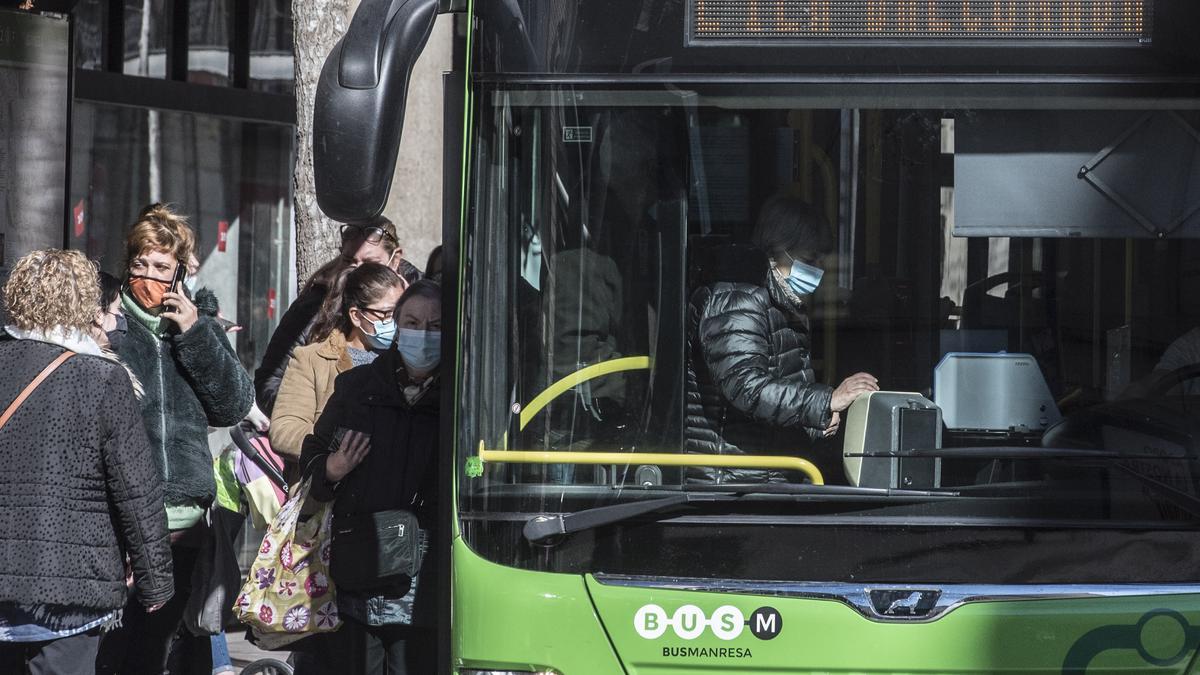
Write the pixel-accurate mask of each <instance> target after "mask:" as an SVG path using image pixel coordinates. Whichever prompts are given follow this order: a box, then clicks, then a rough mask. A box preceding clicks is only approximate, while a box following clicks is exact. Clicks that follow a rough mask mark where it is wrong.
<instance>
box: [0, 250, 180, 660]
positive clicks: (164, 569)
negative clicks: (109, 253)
mask: <svg viewBox="0 0 1200 675" xmlns="http://www.w3.org/2000/svg"><path fill="white" fill-rule="evenodd" d="M99 299H100V287H99V284H98V279H97V275H96V268H95V266H93V265H92V264H91V263H90V262H89V261H88V260H87V258H85V257H84V256H83V254H81V253H79V252H77V251H59V250H54V249H47V250H43V251H34V252H33V253H30V254H29V255H27V256H25V257H24V258H22V259H21V260H19V261H18V262H17V264H16V265H15V266H14V268H13V271H12V274H11V276H9V278H8V281H7V283H6V284H5V286H4V304H5V305H6V308H7V316H8V318H7V320H8V322H9V325H7V326H5V330H6V332H7V333H8V334H9V335H10V336H11V337H12V338H14V339H11V340H6V341H4V342H0V372H3V373H5V376H4V377H3V378H0V476H3V478H0V502H2V503H3V504H4V508H2V509H0V672H4V673H19V672H25V669H26V667H27V666H28V667H29V668H30V669H31V670H32V672H34V673H64V674H74V673H92V672H94V669H95V660H96V651H97V649H98V647H99V643H100V633H101V632H102V631H103V630H105V629H108V628H111V627H112V626H113V625H114V624H116V623H117V621H118V617H119V614H118V612H119V610H120V609H121V607H123V606H125V603H126V596H127V593H128V591H127V588H126V575H125V558H126V556H128V557H129V560H130V562H131V567H132V572H133V582H134V596H135V600H134V601H135V602H136V603H137V604H138V606H139V607H140V608H144V611H146V612H154V611H156V610H158V609H159V608H161V607H162V606H163V605H164V603H166V602H167V601H168V600H170V598H171V596H172V594H173V593H174V584H173V581H172V564H171V549H170V543H169V540H168V537H167V519H166V515H165V513H164V509H163V485H162V479H161V478H160V477H159V474H158V471H157V470H156V469H155V463H154V457H153V453H152V450H151V447H150V443H149V442H148V440H147V438H146V431H145V428H144V426H143V424H142V416H141V411H140V410H139V407H138V402H137V400H136V398H135V395H134V387H133V384H132V383H131V381H130V378H129V375H128V373H127V372H126V370H125V368H124V367H123V366H122V365H121V364H120V363H117V362H116V360H115V359H114V358H113V357H112V355H111V353H108V352H104V351H102V350H101V348H100V346H99V345H98V344H97V343H96V341H95V340H94V339H93V338H92V336H91V330H92V328H93V325H92V324H93V322H94V321H95V320H96V308H97V305H98V302H99ZM62 358H65V359H66V360H65V361H61V362H60V363H59V365H58V366H57V368H56V369H53V370H52V371H47V370H46V369H47V368H48V366H49V365H50V364H52V363H56V362H59V360H60V359H62ZM47 372H48V375H46V377H45V378H44V379H43V380H41V383H40V385H38V386H37V387H36V388H34V389H32V390H29V389H27V388H28V387H29V385H30V384H31V383H32V382H33V381H35V379H36V378H37V377H38V376H39V374H40V373H47ZM24 391H28V396H27V397H26V398H25V399H24V401H23V403H19V404H17V403H15V401H16V399H18V398H19V396H20V395H21V394H22V392H24ZM6 410H10V411H11V413H9V414H5V412H4V411H6ZM5 418H7V419H5Z"/></svg>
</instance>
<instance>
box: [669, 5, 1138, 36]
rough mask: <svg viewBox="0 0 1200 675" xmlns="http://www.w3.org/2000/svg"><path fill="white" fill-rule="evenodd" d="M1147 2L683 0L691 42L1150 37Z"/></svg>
mask: <svg viewBox="0 0 1200 675" xmlns="http://www.w3.org/2000/svg"><path fill="white" fill-rule="evenodd" d="M1153 11H1154V8H1153V0H691V29H692V40H693V42H698V43H701V42H706V41H711V42H716V41H720V42H728V41H732V42H749V41H765V42H770V43H773V44H774V43H778V42H792V43H797V44H800V43H804V42H806V41H823V40H987V41H997V40H999V41H1012V40H1033V41H1047V40H1068V41H1097V40H1099V41H1132V42H1146V41H1148V40H1149V38H1150V29H1151V20H1152V17H1153Z"/></svg>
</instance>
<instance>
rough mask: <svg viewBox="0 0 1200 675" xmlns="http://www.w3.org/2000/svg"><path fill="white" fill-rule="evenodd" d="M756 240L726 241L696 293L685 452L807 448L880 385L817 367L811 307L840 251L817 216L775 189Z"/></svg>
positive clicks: (749, 475)
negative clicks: (838, 379)
mask: <svg viewBox="0 0 1200 675" xmlns="http://www.w3.org/2000/svg"><path fill="white" fill-rule="evenodd" d="M751 241H752V243H753V244H754V248H750V247H745V246H730V247H728V251H727V253H728V254H729V255H728V256H725V252H723V253H722V255H721V256H719V257H723V258H725V259H723V260H720V261H718V262H717V263H716V265H714V267H716V268H718V269H719V271H718V272H717V274H716V275H715V277H714V278H715V279H717V281H714V282H713V283H709V284H707V285H705V286H702V287H700V288H699V289H697V290H696V291H695V292H694V293H693V294H692V298H691V302H690V305H689V309H688V341H689V344H688V376H687V441H686V448H687V451H688V452H696V453H708V454H734V453H744V454H775V455H780V454H790V455H800V454H803V452H804V451H805V450H807V449H809V448H810V447H811V445H812V443H813V442H814V441H816V440H819V439H821V438H822V437H827V436H832V435H833V434H835V433H836V432H837V430H838V426H839V425H840V423H841V415H840V413H842V412H843V411H845V410H846V408H848V407H850V404H851V403H853V402H854V400H855V399H856V398H858V397H859V396H861V395H863V394H866V393H868V392H872V391H878V390H879V383H878V381H877V380H876V379H875V377H874V376H872V375H870V374H868V373H857V374H855V375H851V376H850V377H848V378H846V379H845V380H844V381H843V382H842V383H841V384H840V385H838V387H837V388H836V389H835V388H833V387H830V386H828V385H825V384H822V383H819V382H817V381H816V376H815V374H814V373H813V369H812V356H811V354H812V352H811V343H812V339H811V335H810V327H809V317H808V308H809V305H810V304H811V303H812V293H813V291H815V290H816V288H817V285H818V284H819V283H820V282H821V277H822V274H823V271H822V269H821V268H820V267H819V262H820V258H821V257H822V256H823V255H825V254H827V253H829V252H830V251H831V250H832V248H833V246H832V241H831V237H830V235H829V232H828V230H827V228H826V227H825V224H824V222H823V219H822V218H821V216H820V214H819V213H817V211H816V210H815V209H814V208H813V207H812V206H810V205H809V204H807V203H806V202H804V201H802V200H801V199H798V198H796V197H791V196H788V195H785V194H776V195H775V196H773V197H772V198H771V199H769V200H768V201H767V203H766V204H764V205H763V208H762V212H761V214H760V215H759V219H758V223H757V225H756V226H755V228H754V233H753V235H752V237H751ZM731 258H739V259H736V260H734V259H731ZM748 270H749V271H750V272H749V274H750V275H751V276H749V277H747V276H746V274H747V273H748V272H747V271H748ZM739 277H740V279H739ZM733 279H739V280H736V281H735V280H733ZM818 464H820V462H818ZM688 478H689V480H690V481H693V482H716V483H728V482H765V481H779V480H783V476H782V475H781V474H779V473H778V472H773V471H772V472H768V471H765V470H760V469H717V468H702V469H692V470H690V471H689V475H688Z"/></svg>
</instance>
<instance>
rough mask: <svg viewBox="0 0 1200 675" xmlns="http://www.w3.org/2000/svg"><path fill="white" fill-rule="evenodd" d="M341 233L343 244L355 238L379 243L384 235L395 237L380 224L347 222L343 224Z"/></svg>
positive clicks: (389, 237)
mask: <svg viewBox="0 0 1200 675" xmlns="http://www.w3.org/2000/svg"><path fill="white" fill-rule="evenodd" d="M341 233H342V243H343V244H344V243H346V242H348V241H351V240H353V239H364V240H366V242H367V243H369V244H378V243H379V242H381V241H383V239H384V237H387V238H388V239H395V237H393V236H392V235H391V233H390V232H388V231H387V230H385V229H383V228H382V227H380V226H378V225H354V224H346V225H343V226H342V228H341Z"/></svg>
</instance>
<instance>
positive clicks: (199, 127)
mask: <svg viewBox="0 0 1200 675" xmlns="http://www.w3.org/2000/svg"><path fill="white" fill-rule="evenodd" d="M293 133H294V130H293V129H292V128H291V127H289V126H279V125H270V124H259V123H249V122H240V121H236V120H230V119H225V118H220V117H208V116H202V115H191V114H185V113H172V112H164V111H158V110H147V109H141V108H128V107H121V106H108V105H99V104H94V103H87V102H78V103H76V106H75V123H74V136H73V140H72V143H73V146H72V152H73V154H72V166H71V171H72V181H71V185H72V203H75V204H76V209H77V211H79V213H80V214H81V217H80V222H79V223H78V224H77V225H76V227H75V228H74V229H73V231H72V232H71V237H70V245H71V247H72V248H77V249H80V250H83V251H86V252H87V254H88V256H89V257H91V258H93V259H95V260H97V261H98V262H99V263H100V266H101V268H102V269H104V270H105V271H107V272H110V273H112V274H114V275H117V276H121V274H122V273H123V267H124V260H125V250H124V234H125V228H127V227H128V226H129V224H130V222H131V220H132V218H133V217H134V216H135V215H136V214H137V211H138V209H140V208H141V207H142V206H143V205H145V204H147V203H149V202H151V201H166V202H170V203H172V204H174V205H175V206H176V207H177V208H178V209H179V210H180V211H181V212H182V213H184V214H186V215H187V216H188V218H189V221H190V222H191V224H192V227H193V228H194V229H195V231H196V236H197V239H198V251H197V257H198V258H199V259H200V272H199V281H198V285H199V286H200V287H206V288H209V289H211V290H212V291H214V292H215V293H216V295H217V298H218V300H219V301H220V305H221V311H222V313H223V314H224V315H225V317H226V318H228V319H230V320H231V321H235V322H237V323H239V324H240V325H242V326H243V327H244V330H243V331H242V332H240V333H233V334H231V335H230V338H231V341H233V342H234V344H235V345H236V347H237V350H238V355H239V357H240V358H241V359H242V363H243V364H245V365H246V366H247V367H248V368H252V367H253V366H254V365H255V364H257V362H258V361H259V359H260V357H261V356H262V354H261V352H262V351H263V350H264V349H265V347H266V342H267V339H268V338H269V336H270V332H271V330H272V329H273V328H274V326H275V324H276V322H277V320H278V311H277V310H276V308H278V307H286V306H287V304H288V302H289V300H290V297H291V290H290V285H289V283H288V276H289V274H288V260H289V255H290V253H289V245H288V242H289V240H290V235H289V232H290V227H291V217H292V216H291V211H292V208H291V204H292V201H291V157H292V135H293Z"/></svg>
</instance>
